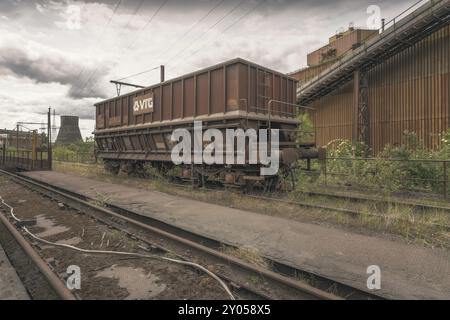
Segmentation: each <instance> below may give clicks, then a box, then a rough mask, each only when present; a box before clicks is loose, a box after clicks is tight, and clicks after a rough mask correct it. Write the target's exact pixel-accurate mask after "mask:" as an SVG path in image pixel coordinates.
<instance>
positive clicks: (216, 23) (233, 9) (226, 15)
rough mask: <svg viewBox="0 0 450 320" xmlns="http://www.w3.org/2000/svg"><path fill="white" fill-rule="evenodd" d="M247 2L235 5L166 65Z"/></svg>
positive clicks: (242, 1)
mask: <svg viewBox="0 0 450 320" xmlns="http://www.w3.org/2000/svg"><path fill="white" fill-rule="evenodd" d="M244 1H245V0H241V1H240V2H239V3H238V4H237V5H235V6H234V7H233V8H232V9H231V10H229V11H228V12H227V13H226V14H225V15H224V16H222V18H220V19H219V20H218V21H216V22H215V23H214V24H213V25H212V26H210V27H209V28H208V29H207V30H206V32H204V33H203V34H202V35H200V37H198V38H196V39H195V40H194V41H192V42H191V43H190V44H189V45H188V46H187V47H185V48H183V49H182V50H180V51H178V52H177V54H175V55H174V56H172V57H171V58H169V60H167V61H166V64H167V63H169V62H170V61H172V60H173V59H175V58H176V57H178V56H179V55H180V54H181V53H183V52H185V51H186V50H187V49H189V48H190V47H191V46H192V45H193V44H194V43H196V42H197V41H198V40H200V39H202V38H203V37H204V35H206V34H207V33H208V32H209V31H210V30H212V29H213V28H214V27H216V26H217V25H218V24H219V23H221V22H222V21H223V20H224V19H226V18H227V17H228V16H229V15H230V14H232V13H233V12H234V11H235V10H236V9H237V8H239V7H240V6H241V5H242V3H244Z"/></svg>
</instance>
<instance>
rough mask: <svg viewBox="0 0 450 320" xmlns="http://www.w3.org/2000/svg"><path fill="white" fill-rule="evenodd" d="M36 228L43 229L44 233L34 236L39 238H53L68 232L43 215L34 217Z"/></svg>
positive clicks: (65, 228)
mask: <svg viewBox="0 0 450 320" xmlns="http://www.w3.org/2000/svg"><path fill="white" fill-rule="evenodd" d="M36 226H37V227H39V228H42V229H44V231H42V232H40V233H37V234H36V235H37V236H38V237H40V238H45V237H50V236H54V235H56V234H60V233H63V232H66V231H69V230H70V229H69V228H67V227H64V226H58V225H56V224H55V222H54V221H53V220H51V219H47V218H46V217H45V215H43V214H40V215H38V216H36Z"/></svg>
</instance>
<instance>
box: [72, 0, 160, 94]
mask: <svg viewBox="0 0 450 320" xmlns="http://www.w3.org/2000/svg"><path fill="white" fill-rule="evenodd" d="M167 2H168V0H164V1H163V2H162V3H161V4H160V6H159V7H158V8H157V9H156V11H155V12H154V13H153V14H152V15H151V17H150V18H149V19H148V20H147V22H146V23H145V25H144V26H143V27H142V28H141V29H140V30H139V31H138V32H137V35H136V37H135V38H134V39H133V40H132V41H131V42H130V45H129V46H128V47H127V49H130V48H132V47H133V46H134V43H135V41H136V40H137V39H138V38H139V35H140V32H142V31H143V30H145V29H146V28H147V27H148V26H149V25H150V24H151V23H152V21H153V20H154V18H155V17H156V16H157V15H158V13H159V12H160V11H161V9H162V8H163V7H164V6H165V5H166V4H167ZM136 13H137V12H136ZM136 13H135V14H136ZM156 68H158V67H155V69H156ZM98 70H99V67H97V68H96V69H95V70H94V72H93V73H92V75H91V76H90V77H89V79H88V80H87V81H86V83H85V84H84V85H83V88H82V89H81V90H80V92H82V91H83V90H84V89H85V88H86V87H87V85H88V84H89V83H90V81H91V80H92V78H93V76H94V75H95V73H97V72H98ZM150 71H151V70H150ZM147 72H148V71H147ZM128 78H130V76H127V77H125V78H122V79H120V80H123V79H128ZM91 91H92V90H91Z"/></svg>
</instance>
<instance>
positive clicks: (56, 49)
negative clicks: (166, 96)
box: [0, 0, 416, 136]
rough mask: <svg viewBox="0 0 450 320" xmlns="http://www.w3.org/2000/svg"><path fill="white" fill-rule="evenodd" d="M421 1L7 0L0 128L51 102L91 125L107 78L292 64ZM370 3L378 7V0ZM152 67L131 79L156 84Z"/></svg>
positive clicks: (1, 7) (34, 117) (33, 116)
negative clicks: (238, 64)
mask: <svg viewBox="0 0 450 320" xmlns="http://www.w3.org/2000/svg"><path fill="white" fill-rule="evenodd" d="M415 2H416V0H413V1H407V0H400V1H390V0H381V1H373V0H371V1H367V0H339V1H325V0H306V1H295V0H183V1H181V0H151V1H145V0H122V1H116V0H105V1H54V0H41V1H25V0H2V1H1V2H0V128H13V127H14V126H15V123H16V122H17V121H38V122H41V121H44V120H45V115H43V113H45V112H46V111H47V108H48V107H49V106H52V107H54V108H56V112H57V113H58V114H63V115H66V114H67V115H78V116H80V118H82V120H81V130H82V134H83V136H88V135H90V133H91V132H92V131H93V129H94V121H93V120H92V119H93V117H94V110H93V107H92V105H93V104H94V103H95V102H97V101H100V100H102V99H104V98H107V97H113V96H115V87H114V86H113V85H112V84H110V83H109V80H112V79H120V78H123V77H126V76H128V75H132V74H136V73H139V72H142V71H145V70H148V69H152V68H153V67H155V66H158V65H160V64H164V65H166V79H170V78H172V77H175V76H179V75H182V74H184V73H187V72H191V71H194V70H196V69H200V68H204V67H207V66H209V65H212V64H216V63H220V62H223V61H226V60H230V59H233V58H236V57H241V58H244V59H247V60H250V61H253V62H255V63H258V64H261V65H264V66H266V67H269V68H272V69H275V70H278V71H281V72H290V71H293V70H296V69H299V68H301V67H304V66H305V65H306V54H307V53H308V52H310V51H312V50H314V49H317V48H319V47H320V46H322V45H324V44H326V43H327V41H328V37H329V36H331V35H333V34H335V33H336V32H337V31H342V30H345V29H346V28H347V27H348V26H349V24H350V23H352V24H353V25H354V26H355V27H363V28H368V27H369V28H373V27H374V26H376V23H375V24H374V19H373V17H376V15H374V14H373V11H372V13H367V10H368V8H369V7H370V6H374V5H375V6H378V7H379V8H380V9H381V17H383V18H386V19H388V20H389V19H391V18H393V17H394V16H396V15H397V14H399V13H400V12H401V11H403V10H404V9H406V8H408V7H409V6H410V5H411V4H413V3H415ZM371 8H372V7H371ZM158 79H159V71H158V70H154V71H151V72H148V73H145V74H142V75H139V76H135V77H131V78H128V79H126V80H127V81H129V82H133V83H136V84H140V85H151V84H153V83H155V82H157V81H158Z"/></svg>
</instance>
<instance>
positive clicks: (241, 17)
mask: <svg viewBox="0 0 450 320" xmlns="http://www.w3.org/2000/svg"><path fill="white" fill-rule="evenodd" d="M264 2H266V0H262V1H260V2H258V3H257V4H256V5H255V6H253V7H251V8H250V9H249V10H247V11H246V12H245V13H244V14H243V15H242V16H240V17H239V18H238V19H237V20H235V21H234V22H233V23H231V24H230V25H228V26H227V27H226V28H225V29H223V30H222V31H221V35H220V37H223V36H224V34H225V32H227V31H228V30H230V29H231V28H232V27H234V26H235V25H236V24H237V23H239V22H240V21H241V20H242V19H244V18H245V17H246V16H248V15H249V14H250V13H252V12H253V11H255V10H256V9H257V8H258V7H260V6H261V5H262V4H263V3H264ZM216 40H217V38H216ZM208 42H209V41H206V42H205V43H204V44H203V45H201V46H200V47H199V48H198V49H197V50H195V51H194V52H192V53H191V54H189V55H188V56H186V57H185V58H184V59H183V60H182V61H181V62H185V61H186V60H187V59H189V58H190V57H192V56H193V55H195V54H197V53H198V52H199V51H200V50H201V49H203V47H204V46H205V45H206V44H207V43H208ZM192 44H193V43H192ZM192 44H191V45H192ZM178 64H179V63H178Z"/></svg>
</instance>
